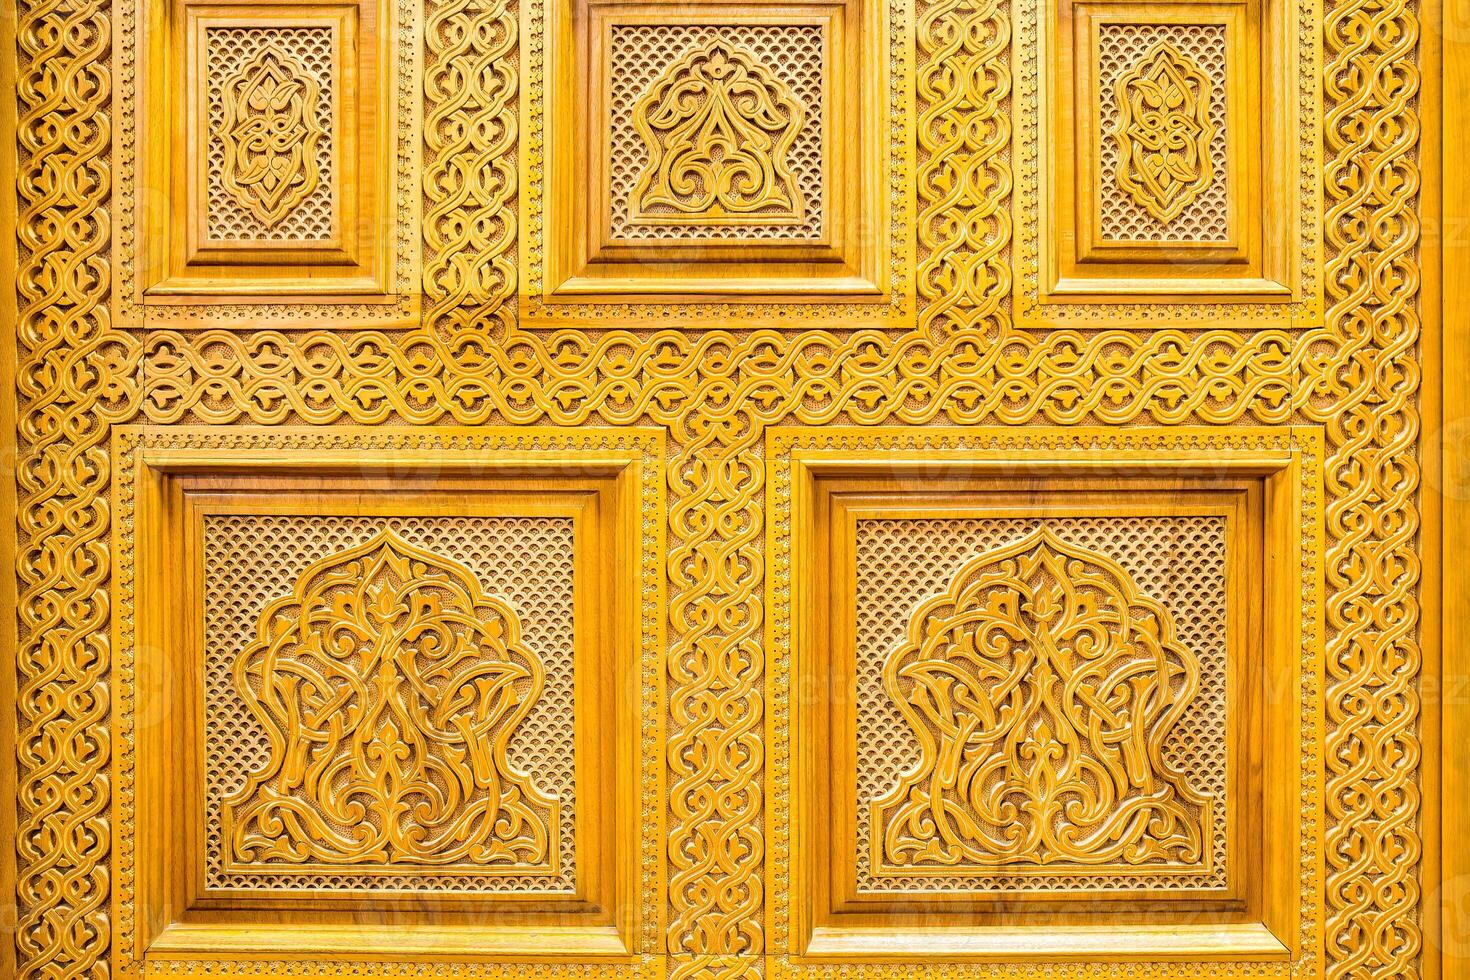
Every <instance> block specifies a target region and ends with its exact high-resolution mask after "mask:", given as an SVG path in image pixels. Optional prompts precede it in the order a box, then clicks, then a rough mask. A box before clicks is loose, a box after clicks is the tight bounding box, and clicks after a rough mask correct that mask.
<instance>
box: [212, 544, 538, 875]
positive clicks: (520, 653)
mask: <svg viewBox="0 0 1470 980" xmlns="http://www.w3.org/2000/svg"><path fill="white" fill-rule="evenodd" d="M544 682H545V673H544V668H543V666H542V664H541V663H540V661H539V660H538V659H537V657H536V656H535V655H534V654H533V653H532V652H531V651H530V650H529V649H527V648H526V647H525V646H523V645H522V643H521V640H520V625H519V623H518V621H517V619H516V616H515V613H514V612H513V610H512V609H511V608H510V606H509V605H508V604H507V603H505V602H504V601H503V600H501V599H499V598H497V597H494V596H490V595H486V594H485V593H484V591H483V590H482V588H481V586H480V584H479V582H478V580H477V579H476V578H475V576H474V574H473V572H471V571H470V570H469V569H468V568H466V567H464V566H463V565H460V564H459V563H458V562H455V561H453V560H450V559H445V558H441V557H438V556H436V555H434V554H431V553H429V552H427V551H424V550H422V549H420V548H417V547H415V546H413V545H411V544H409V543H408V542H406V541H405V540H403V539H402V538H401V537H400V536H398V535H397V534H396V533H395V532H394V531H392V530H391V529H384V530H383V531H381V532H380V533H379V534H377V535H375V536H374V537H373V538H371V539H369V540H368V541H366V542H364V543H362V544H360V545H357V546H355V547H352V548H349V549H347V550H345V551H342V552H339V553H336V554H332V555H328V556H327V557H325V558H323V559H321V560H320V561H318V562H317V563H315V564H314V565H312V566H311V567H310V568H308V569H307V570H306V571H305V572H303V573H302V574H301V577H300V578H299V580H298V581H297V583H296V586H295V589H294V590H293V592H292V594H290V595H288V596H285V597H283V598H281V599H279V600H277V601H276V602H274V603H273V604H272V605H270V606H269V607H267V609H266V610H265V612H264V613H263V614H262V616H261V621H260V625H259V629H258V634H257V637H256V639H255V641H254V642H253V643H252V644H251V645H250V646H249V647H248V648H247V649H246V650H245V651H244V653H243V654H242V655H241V656H240V658H239V660H238V662H237V664H236V667H235V683H236V685H237V687H238V689H239V691H240V693H241V697H242V699H243V701H244V703H245V706H246V709H247V710H248V711H249V712H250V714H251V715H252V716H253V718H254V720H255V721H256V722H257V723H258V724H259V725H260V726H261V728H262V729H263V730H264V732H265V734H266V739H267V742H268V745H269V751H268V752H267V753H266V754H265V757H264V760H263V762H262V763H261V764H260V765H259V766H258V767H257V768H256V769H255V770H253V771H252V772H251V773H250V774H249V776H248V778H247V779H246V781H245V783H244V785H243V786H242V787H241V788H240V790H239V791H238V792H237V793H235V794H234V795H233V796H231V797H230V798H229V799H227V800H226V801H225V825H226V827H227V828H228V832H227V835H226V836H227V841H228V843H227V845H226V846H227V847H228V848H229V849H230V860H231V861H232V862H233V863H234V864H235V865H236V866H239V865H251V866H256V867H258V866H260V865H261V864H269V865H271V866H272V867H273V869H275V870H285V869H286V868H289V867H290V866H301V867H321V866H329V867H331V866H342V865H351V866H355V867H356V866H363V865H372V866H376V867H379V868H380V869H381V870H385V871H393V870H396V869H414V868H422V867H423V866H426V865H427V866H435V867H443V866H447V865H459V864H465V865H473V866H475V868H476V870H477V871H478V872H480V873H485V872H491V873H493V872H496V871H504V872H506V873H516V874H528V873H530V874H536V873H554V871H555V864H556V860H557V853H558V852H557V846H556V845H557V840H556V837H557V833H558V831H557V828H558V826H559V824H558V820H557V814H558V810H557V808H558V801H557V800H555V799H553V798H549V797H548V796H547V795H544V794H543V793H542V792H541V791H540V790H539V789H538V788H537V787H536V786H535V785H534V784H533V782H532V780H531V779H530V776H529V775H528V774H527V773H525V772H523V771H520V770H519V769H518V768H516V767H515V766H514V765H513V764H512V763H511V762H510V760H509V759H508V757H507V743H508V742H509V741H510V739H511V736H512V734H513V733H514V732H515V730H516V728H517V726H518V725H520V723H521V722H522V721H523V720H524V719H525V718H526V716H527V715H528V714H529V713H530V711H531V709H532V708H533V706H534V705H535V703H536V701H537V699H538V698H539V697H540V695H541V691H542V687H543V685H544Z"/></svg>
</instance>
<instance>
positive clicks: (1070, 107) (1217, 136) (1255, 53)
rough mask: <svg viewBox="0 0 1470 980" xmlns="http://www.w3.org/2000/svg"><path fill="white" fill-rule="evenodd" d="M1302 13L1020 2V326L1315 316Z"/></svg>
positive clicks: (1231, 2) (1092, 0)
mask: <svg viewBox="0 0 1470 980" xmlns="http://www.w3.org/2000/svg"><path fill="white" fill-rule="evenodd" d="M1314 11H1315V0H1226V2H1222V3H1207V2H1200V0H1169V2H1162V3H1149V4H1140V3H1136V2H1133V0H1065V2H1063V3H1061V4H1060V5H1059V6H1058V7H1056V8H1054V9H1053V8H1049V7H1046V6H1045V5H1041V4H1035V3H1032V2H1029V0H1028V2H1027V3H1025V4H1022V5H1021V7H1020V8H1019V15H1020V22H1021V29H1020V31H1019V38H1020V43H1019V44H1018V48H1017V52H1018V71H1017V91H1018V93H1019V96H1020V98H1019V101H1018V113H1019V118H1018V123H1017V125H1018V128H1019V130H1020V132H1021V134H1022V140H1023V142H1022V144H1021V148H1020V151H1019V152H1020V157H1019V167H1018V187H1019V189H1020V197H1019V199H1018V211H1017V226H1018V227H1017V239H1018V245H1019V247H1020V249H1021V251H1020V258H1021V262H1020V265H1019V269H1018V276H1017V279H1016V290H1015V295H1016V299H1017V301H1018V312H1019V314H1020V317H1021V319H1022V321H1023V322H1026V323H1030V324H1036V325H1055V326H1063V325H1074V324H1075V325H1083V324H1087V323H1095V324H1098V325H1103V324H1114V325H1120V326H1146V325H1149V324H1158V323H1200V322H1218V321H1220V320H1221V319H1227V320H1235V321H1257V322H1261V323H1267V324H1274V325H1280V326H1286V325H1291V324H1293V323H1296V324H1306V323H1310V322H1312V321H1314V320H1315V319H1316V317H1318V316H1319V315H1320V310H1321V297H1320V291H1321V282H1320V278H1319V271H1318V267H1319V265H1320V261H1321V256H1320V218H1319V216H1318V207H1317V200H1318V193H1319V191H1318V189H1317V187H1316V183H1315V180H1314V176H1315V171H1316V160H1317V151H1316V145H1315V141H1314V140H1313V139H1312V137H1311V134H1312V133H1313V132H1315V131H1316V127H1317V122H1316V116H1315V113H1316V107H1315V104H1314V103H1313V101H1312V90H1311V88H1310V87H1309V86H1310V85H1311V81H1310V79H1311V74H1310V66H1311V65H1313V64H1314V63H1315V58H1316V45H1315V43H1314V41H1313V36H1314V35H1313V33H1312V31H1311V29H1310V28H1308V27H1307V26H1305V25H1307V24H1310V23H1311V22H1312V18H1313V17H1314V16H1315V13H1314ZM1043 137H1046V138H1043Z"/></svg>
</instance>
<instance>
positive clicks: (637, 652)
mask: <svg viewBox="0 0 1470 980" xmlns="http://www.w3.org/2000/svg"><path fill="white" fill-rule="evenodd" d="M663 441H664V436H663V434H662V432H661V431H658V430H649V429H636V428H630V429H621V430H608V429H596V428H583V429H576V430H564V429H554V428H538V429H514V428H493V427H487V428H478V429H452V428H451V429H438V428H431V427H426V428H416V429H411V430H401V431H396V432H390V431H388V430H383V429H372V428H359V427H349V428H345V429H337V430H323V429H311V428H299V427H282V428H274V427H270V428H256V427H242V428H236V429H210V428H203V429H200V428H190V427H166V428H165V427H133V426H124V427H119V428H118V429H116V430H115V431H114V443H113V462H114V466H115V472H116V473H117V474H118V480H117V483H116V484H115V487H114V504H115V506H116V508H117V510H116V514H117V518H118V519H117V521H116V522H115V536H114V543H115V544H116V546H117V547H118V549H119V550H118V551H117V552H116V553H117V554H118V555H119V556H121V557H120V560H119V567H118V576H119V578H118V582H119V587H118V590H117V607H116V611H117V615H116V618H115V624H114V641H115V644H116V646H115V649H116V651H117V659H118V665H119V675H118V676H119V684H118V694H117V719H118V720H117V725H116V727H115V729H114V745H113V773H114V778H115V779H116V780H117V786H118V792H119V800H120V804H121V805H120V808H119V811H118V812H119V819H118V821H117V822H116V824H115V828H114V836H113V868H114V873H115V874H116V875H117V879H118V882H119V892H118V895H119V900H118V901H117V902H116V903H115V905H114V909H115V914H116V916H117V923H118V927H117V940H116V942H115V943H114V955H113V966H114V970H115V971H116V973H117V974H118V975H119V976H124V977H131V976H137V975H139V974H140V973H141V972H142V971H143V969H144V965H145V962H146V963H150V964H151V963H159V964H167V965H169V966H171V967H172V968H174V969H176V970H180V969H182V970H184V971H186V972H187V971H188V970H191V969H213V968H217V967H219V966H221V965H223V964H226V963H237V964H245V963H250V962H255V963H259V964H262V965H265V964H268V963H269V962H272V961H276V960H279V959H280V958H281V957H283V956H290V957H292V958H295V959H299V960H302V961H303V962H310V961H311V960H312V959H313V958H314V957H317V958H320V959H321V960H322V961H324V966H325V965H326V963H328V962H330V961H332V960H334V958H336V957H339V956H341V955H343V954H344V953H348V952H350V953H351V954H352V955H354V956H359V957H360V956H364V955H366V956H371V957H374V958H379V959H384V960H389V961H391V960H408V961H411V960H413V959H414V958H416V957H422V956H425V955H429V954H431V953H432V954H434V955H444V954H449V955H451V956H453V957H456V958H460V959H465V960H473V961H481V962H487V963H494V962H507V961H510V962H514V961H516V960H518V959H524V958H527V957H537V958H545V957H551V958H552V959H553V960H556V961H559V962H565V963H568V964H584V967H585V968H586V969H587V970H589V971H590V974H591V975H601V974H605V975H607V976H609V977H611V976H622V975H634V974H639V973H641V972H642V971H644V970H646V969H647V967H648V964H649V963H650V962H652V961H653V958H654V957H656V955H657V953H658V937H660V936H661V934H662V919H663V914H664V913H663V905H664V903H663V896H662V887H663V886H662V885H661V884H660V883H661V882H662V881H663V877H664V876H663V872H662V867H663V860H664V858H663V854H662V841H663V820H664V808H663V797H662V782H663V767H662V765H661V760H662V756H661V748H662V733H663V724H662V718H661V715H660V713H659V712H660V710H661V706H662V703H663V701H662V684H663V681H662V670H661V667H662V649H663V616H662V610H663V605H662V602H663V592H662V579H661V576H660V575H659V571H660V568H661V566H660V560H661V555H662V538H663V521H662V514H663V510H662V507H663V489H662V488H663V476H662V459H663V448H662V447H663ZM242 475H243V476H263V477H287V478H290V479H291V480H293V481H295V482H297V483H299V484H300V485H301V486H302V487H303V488H309V486H310V484H311V483H312V482H313V481H316V482H317V483H320V484H321V485H323V486H327V485H329V484H330V483H331V481H332V480H334V479H337V480H339V482H341V481H344V480H345V481H347V482H346V483H342V485H343V486H349V485H353V486H355V485H357V484H360V483H361V481H362V480H363V479H368V478H371V479H377V480H383V479H389V480H392V481H394V482H395V483H396V482H400V481H413V482H414V484H415V485H416V486H417V487H418V490H417V491H416V492H418V493H419V494H420V496H422V495H423V494H432V493H434V492H435V491H434V487H435V485H436V484H439V485H440V486H441V491H440V492H442V489H443V488H449V489H453V488H454V487H456V486H460V488H461V489H463V487H462V486H461V484H463V483H464V481H466V480H470V481H491V482H495V481H502V482H504V481H511V482H515V481H519V483H520V484H521V485H523V486H524V485H526V484H528V483H531V482H533V481H535V480H537V479H538V478H539V479H545V480H549V481H559V485H561V486H563V487H564V488H565V491H572V490H574V489H575V487H576V486H578V485H582V484H585V485H587V487H588V489H587V490H584V491H580V493H582V494H583V495H585V494H586V493H589V492H590V493H592V495H593V498H595V499H589V501H588V502H587V503H586V504H585V506H586V507H593V508H597V509H598V510H599V515H598V517H597V521H598V523H599V524H600V525H602V527H603V528H604V531H605V533H604V534H602V535H601V536H600V537H599V540H600V542H601V543H600V544H599V545H598V547H599V548H601V549H602V551H601V553H600V554H590V555H588V556H586V557H585V561H586V562H589V563H592V564H590V565H588V566H587V567H588V568H589V569H591V570H592V571H593V574H594V575H595V576H596V577H597V578H598V579H600V580H601V585H600V586H599V587H600V588H602V589H603V590H605V594H606V595H607V596H608V601H610V602H612V603H613V605H612V606H611V607H609V608H608V609H607V610H606V611H605V613H599V614H598V615H599V616H600V617H603V618H601V619H599V622H602V623H604V624H606V625H605V627H604V628H603V629H601V630H599V631H597V634H596V635H598V636H599V637H601V638H603V642H599V644H598V650H597V651H596V652H594V653H592V654H591V655H592V656H594V657H595V660H594V661H591V662H592V663H600V664H602V669H604V670H605V671H607V672H608V677H607V678H605V679H604V682H603V683H602V684H601V687H600V690H601V693H602V694H604V695H605V696H606V697H607V699H608V700H607V704H606V705H605V706H604V711H605V713H606V717H607V719H608V723H609V724H612V725H614V726H615V727H614V728H610V729H609V730H608V732H606V733H603V734H602V735H601V736H599V737H601V738H605V739H606V738H607V737H608V735H609V734H611V735H612V737H611V739H609V740H610V741H612V742H613V743H614V744H612V745H609V746H605V747H600V748H603V749H605V754H606V755H607V757H606V758H604V759H601V764H603V765H609V766H615V767H616V770H617V771H616V772H615V773H614V774H613V775H612V776H610V777H609V780H608V781H609V782H610V784H611V785H610V786H609V787H608V788H607V789H606V790H605V791H604V792H605V793H606V800H605V801H601V802H599V803H597V804H594V805H593V806H594V809H595V810H596V811H597V812H599V813H601V814H602V815H601V816H599V817H596V818H595V819H597V820H598V821H602V822H604V824H605V830H604V831H602V832H601V835H602V836H601V838H600V839H602V840H603V842H604V845H605V846H606V847H608V848H609V853H608V854H607V855H604V856H599V858H598V860H597V861H596V863H595V865H594V868H595V869H597V870H594V871H593V872H592V877H594V878H596V879H597V880H598V881H599V882H600V883H599V884H589V885H588V886H586V890H585V894H583V893H582V892H583V883H582V880H581V876H580V875H579V882H578V884H579V896H578V897H577V898H576V899H575V900H574V901H569V902H562V903H556V902H551V903H548V902H546V901H544V900H543V901H540V902H537V901H535V900H530V901H528V900H527V899H526V898H524V897H523V898H521V899H518V900H510V901H507V900H506V899H505V897H504V896H499V895H488V896H484V898H483V899H481V898H479V897H477V898H474V899H468V900H467V899H466V898H465V897H464V896H460V897H458V898H450V899H435V900H433V901H429V902H427V903H425V902H423V901H420V900H419V896H417V895H416V894H412V893H410V894H408V895H401V896H400V895H393V894H390V895H388V896H385V897H365V898H363V899H358V898H357V897H355V896H354V897H352V898H350V899H348V900H347V901H346V903H345V904H344V901H343V898H342V896H341V895H340V893H337V895H336V897H335V900H334V899H333V897H332V896H322V895H317V894H316V893H307V894H305V895H304V896H303V898H302V899H301V900H285V901H283V900H281V899H280V898H278V897H271V896H262V897H261V899H260V900H258V901H256V902H252V901H250V899H249V896H234V898H236V899H241V898H243V899H244V900H243V901H238V900H236V901H231V900H230V899H229V898H226V899H223V900H221V899H217V898H211V896H209V895H202V896H201V895H200V894H199V892H198V889H197V887H196V886H195V885H194V884H193V883H192V882H191V881H189V880H188V878H189V875H190V872H189V871H187V870H186V869H187V868H188V867H192V866H193V865H192V864H191V862H189V861H188V860H187V858H185V857H184V852H185V851H186V850H187V848H188V847H189V846H192V845H191V844H190V843H188V841H189V836H188V835H189V834H190V831H189V830H188V828H187V827H183V826H175V825H176V824H179V821H177V820H174V821H170V819H169V814H168V811H169V810H170V809H172V808H173V807H174V806H175V805H174V804H172V803H170V802H169V800H171V799H174V796H173V795H170V796H169V797H168V798H167V799H165V798H161V797H160V796H159V795H158V794H159V792H160V790H165V789H168V788H169V787H170V786H173V784H174V783H179V782H180V777H179V776H178V775H177V773H174V774H172V775H170V773H171V772H172V770H171V769H170V768H169V767H171V766H173V765H175V764H177V763H171V762H168V761H167V758H166V756H167V755H168V753H169V752H170V751H171V749H170V748H169V746H170V745H171V744H172V743H173V742H177V741H180V740H181V739H180V736H181V735H183V736H184V738H185V739H186V738H187V737H188V736H187V733H186V732H185V731H184V729H188V728H192V727H194V726H197V725H198V724H202V721H201V720H200V719H199V717H198V712H197V709H193V708H187V707H184V706H183V705H176V706H174V707H170V705H172V704H174V702H175V701H177V699H178V697H179V696H180V695H181V694H182V695H183V696H185V697H186V698H188V697H190V696H189V695H188V693H187V692H188V690H189V689H190V685H189V683H188V681H187V678H186V676H185V675H187V673H188V663H187V658H184V659H185V662H183V663H180V662H179V660H180V658H178V657H176V656H174V655H172V654H171V653H170V651H171V650H174V649H175V648H176V647H175V644H176V643H177V642H178V641H179V639H180V637H179V636H178V635H177V633H178V630H179V628H180V625H179V617H177V614H175V613H172V612H170V610H169V607H170V605H171V603H172V602H173V600H174V593H177V592H180V591H184V590H181V589H176V588H173V587H170V588H168V589H160V588H159V585H160V583H161V582H163V581H165V580H164V579H162V578H160V576H161V575H169V576H170V579H168V580H169V581H173V580H178V581H180V582H182V581H184V580H185V578H186V576H187V574H188V573H187V569H184V568H183V567H182V566H181V565H180V564H179V562H178V558H179V554H180V544H181V542H180V541H179V540H178V534H179V532H181V531H183V530H184V528H183V527H182V526H181V522H182V520H183V519H184V518H187V517H188V516H189V513H190V512H189V510H188V508H187V504H186V502H185V501H184V500H183V499H182V498H183V492H182V481H185V480H190V479H196V478H197V479H200V480H204V481H208V480H211V479H213V480H218V479H220V478H224V479H226V480H228V479H231V478H239V477H241V476H242ZM353 480H356V481H357V484H352V483H351V481H353ZM599 485H600V486H601V487H602V489H601V490H596V489H595V487H596V486H599ZM267 492H268V491H267ZM304 492H305V493H306V496H307V497H308V498H309V496H310V492H309V489H307V490H305V491H304ZM355 492H359V493H360V492H361V491H360V490H358V491H355ZM512 492H513V493H518V494H520V495H521V497H520V499H522V500H524V499H525V494H524V491H519V490H517V491H512ZM249 494H250V495H251V496H253V497H255V498H257V499H259V497H260V496H261V491H259V490H253V491H249ZM290 499H291V500H293V501H299V500H300V499H302V498H300V497H298V496H292V497H291V498H290ZM440 504H441V506H442V504H443V501H442V499H441V500H440ZM561 506H562V509H563V510H565V509H566V507H567V506H570V504H564V505H561ZM298 509H299V508H298ZM381 510H382V505H378V510H376V511H375V510H372V509H371V508H370V509H369V511H368V512H370V513H373V512H379V511H381ZM194 514H195V519H196V520H197V519H198V511H197V510H195V511H194ZM579 550H580V549H579ZM578 608H579V610H580V609H582V608H583V606H582V604H581V602H580V600H579V606H578ZM184 629H185V632H186V633H187V627H185V628H184ZM578 635H579V637H581V636H582V633H581V631H580V630H579V633H578ZM578 642H579V644H580V643H581V642H582V640H580V639H579V641H578ZM619 651H621V652H619ZM585 655H586V652H585V651H582V650H579V651H578V658H579V662H588V661H585V660H583V659H582V658H583V657H584V656H585ZM620 663H621V664H623V665H625V666H622V667H620V666H618V664H620ZM181 670H182V673H180V671H181ZM595 684H596V682H594V685H595ZM191 700H192V698H191ZM578 702H579V704H582V703H585V701H584V700H583V694H582V693H581V692H579V693H578ZM191 716H192V717H191ZM613 718H615V719H616V720H615V722H614V721H613V720H612V719H613ZM180 726H182V727H180ZM577 738H578V744H579V746H581V745H588V744H590V743H587V742H586V736H585V735H584V733H583V731H582V730H580V728H579V731H578V735H577ZM185 751H188V747H187V746H185ZM184 764H185V765H188V763H187V761H186V760H185V761H184ZM160 766H162V767H164V768H160ZM583 768H584V767H583V765H581V764H579V766H578V769H579V773H578V777H577V778H578V782H579V786H581V785H583V774H582V770H583ZM186 771H187V770H186ZM183 782H187V780H183ZM170 792H171V793H174V794H176V793H185V794H187V793H188V792H190V789H189V788H188V787H187V786H184V785H179V786H174V787H173V789H172V790H171V791H170ZM124 801H125V802H124ZM582 826H583V824H582V814H581V813H579V814H578V827H579V829H578V838H579V840H580V839H581V838H582V830H581V827H582ZM405 899H406V900H407V901H406V902H405V901H404V900H405ZM543 899H544V896H543ZM260 901H264V902H265V905H263V906H262V905H260ZM191 903H193V904H192V905H191ZM497 908H499V909H500V912H501V914H504V913H506V912H507V911H510V912H513V913H514V918H513V920H512V921H511V922H502V921H497V919H496V917H495V916H490V917H488V918H487V917H486V914H485V913H486V912H489V911H494V910H495V909H497ZM517 908H519V911H516V909H517ZM363 915H366V916H367V918H365V919H364V918H360V917H361V916H363Z"/></svg>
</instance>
